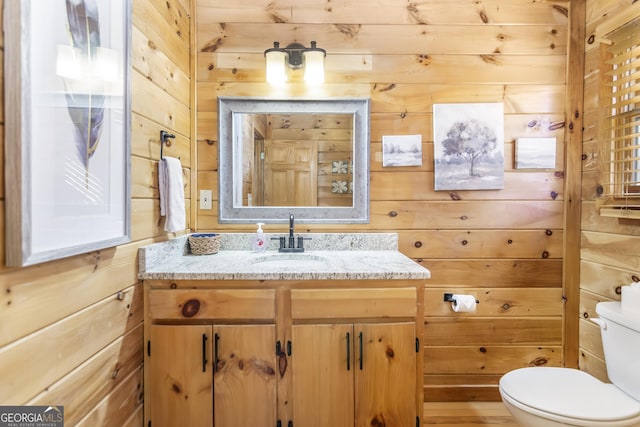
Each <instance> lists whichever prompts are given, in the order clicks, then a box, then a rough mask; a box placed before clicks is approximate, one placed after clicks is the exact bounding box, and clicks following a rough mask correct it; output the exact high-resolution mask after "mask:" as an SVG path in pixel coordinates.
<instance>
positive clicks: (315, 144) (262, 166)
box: [236, 113, 353, 207]
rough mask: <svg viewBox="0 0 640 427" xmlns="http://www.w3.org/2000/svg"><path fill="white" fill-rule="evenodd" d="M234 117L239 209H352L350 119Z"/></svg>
mask: <svg viewBox="0 0 640 427" xmlns="http://www.w3.org/2000/svg"><path fill="white" fill-rule="evenodd" d="M236 116H237V117H236V119H238V120H239V122H240V123H241V125H240V129H241V131H240V135H241V140H242V143H241V149H240V150H239V152H241V157H242V159H241V160H240V161H239V163H240V164H241V165H242V196H241V197H237V198H236V200H238V201H239V200H242V204H240V206H255V207H258V206H309V207H315V206H352V205H353V191H352V187H351V185H352V181H353V170H352V166H353V136H352V132H353V115H352V114H326V113H322V114H313V113H305V114H296V113H281V114H269V113H266V114H262V113H260V114H248V113H247V114H237V115H236ZM240 123H239V124H240ZM236 206H237V205H236Z"/></svg>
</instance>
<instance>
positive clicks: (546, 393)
mask: <svg viewBox="0 0 640 427" xmlns="http://www.w3.org/2000/svg"><path fill="white" fill-rule="evenodd" d="M500 389H501V391H502V392H503V393H505V394H506V395H508V396H509V397H511V398H512V399H514V400H516V401H518V402H520V403H522V404H523V405H526V406H529V407H532V408H535V409H538V410H540V411H543V412H547V413H551V414H555V415H558V416H561V417H570V418H576V419H581V420H591V421H615V420H625V419H628V418H633V417H638V416H640V402H638V401H636V400H634V399H632V398H631V397H630V396H629V395H627V394H625V393H624V392H622V391H621V390H619V389H618V388H616V387H615V386H613V385H611V384H605V383H603V382H601V381H599V380H598V379H596V378H594V377H592V376H591V375H589V374H587V373H586V372H583V371H579V370H577V369H569V368H551V367H543V368H521V369H516V370H515V371H511V372H509V373H507V374H506V375H504V376H503V377H502V378H501V379H500Z"/></svg>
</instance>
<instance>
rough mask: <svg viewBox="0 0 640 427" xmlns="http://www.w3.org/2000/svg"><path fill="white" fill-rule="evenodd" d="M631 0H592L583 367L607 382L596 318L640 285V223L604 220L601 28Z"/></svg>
mask: <svg viewBox="0 0 640 427" xmlns="http://www.w3.org/2000/svg"><path fill="white" fill-rule="evenodd" d="M633 3H634V2H633V1H632V0H587V27H586V30H587V31H586V39H585V63H586V67H585V75H584V79H585V80H584V81H585V91H584V92H585V99H584V118H585V119H584V137H583V155H582V159H583V162H582V163H583V164H582V222H581V229H582V244H581V246H582V249H581V254H580V272H581V274H580V277H581V279H580V318H581V320H580V369H583V370H585V371H587V372H589V373H591V374H593V375H594V376H596V377H598V378H601V379H602V380H607V373H606V367H605V364H604V354H603V352H602V341H601V338H600V330H599V329H598V327H597V326H596V325H595V324H594V323H592V322H591V321H589V318H590V317H592V316H594V317H597V314H596V312H595V305H596V304H597V303H598V302H600V301H616V300H619V299H620V286H622V285H628V284H629V283H631V282H632V281H636V282H637V281H640V221H638V220H624V219H616V218H607V217H601V216H600V215H599V214H598V211H597V210H596V208H595V200H596V198H597V186H598V184H599V183H598V182H597V179H596V160H597V147H596V145H597V135H598V107H599V86H598V85H599V80H600V72H599V59H600V50H599V44H598V42H597V41H596V40H595V37H594V34H595V30H596V27H597V26H598V25H600V24H601V23H604V22H606V21H607V20H609V19H613V18H614V17H615V16H616V15H617V14H619V13H623V12H624V11H625V10H626V9H628V8H631V7H636V8H637V5H636V6H632V4H633Z"/></svg>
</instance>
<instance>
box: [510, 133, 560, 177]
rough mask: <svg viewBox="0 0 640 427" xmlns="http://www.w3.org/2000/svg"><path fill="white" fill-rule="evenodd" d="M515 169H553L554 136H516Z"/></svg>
mask: <svg viewBox="0 0 640 427" xmlns="http://www.w3.org/2000/svg"><path fill="white" fill-rule="evenodd" d="M515 167H516V169H555V167H556V139H555V138H518V139H517V140H516V154H515Z"/></svg>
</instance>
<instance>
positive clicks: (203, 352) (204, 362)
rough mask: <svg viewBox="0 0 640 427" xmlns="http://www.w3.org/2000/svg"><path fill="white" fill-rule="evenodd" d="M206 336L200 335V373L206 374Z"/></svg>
mask: <svg viewBox="0 0 640 427" xmlns="http://www.w3.org/2000/svg"><path fill="white" fill-rule="evenodd" d="M208 339H209V338H208V337H207V334H202V372H207V363H208V362H209V361H208V360H207V340H208Z"/></svg>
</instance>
